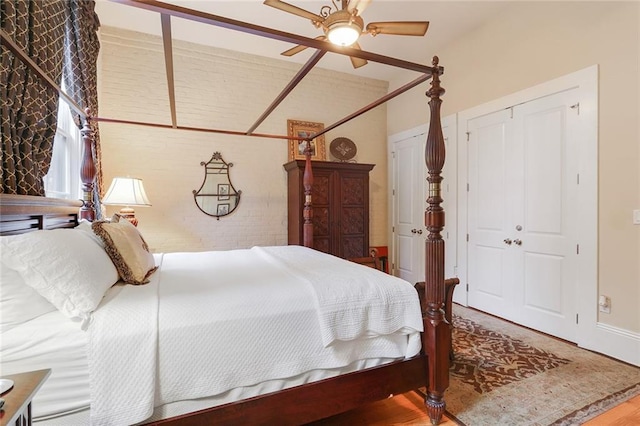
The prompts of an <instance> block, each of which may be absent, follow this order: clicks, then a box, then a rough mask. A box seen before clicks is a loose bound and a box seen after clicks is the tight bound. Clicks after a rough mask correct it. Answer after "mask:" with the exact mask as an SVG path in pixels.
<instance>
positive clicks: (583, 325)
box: [457, 65, 638, 362]
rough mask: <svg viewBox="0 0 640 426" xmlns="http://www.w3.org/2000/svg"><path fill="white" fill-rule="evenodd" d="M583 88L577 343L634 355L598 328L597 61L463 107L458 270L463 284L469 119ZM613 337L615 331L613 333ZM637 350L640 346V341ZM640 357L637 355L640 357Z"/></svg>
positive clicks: (625, 356)
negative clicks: (609, 341) (607, 339)
mask: <svg viewBox="0 0 640 426" xmlns="http://www.w3.org/2000/svg"><path fill="white" fill-rule="evenodd" d="M572 88H577V89H578V92H579V95H578V98H579V99H580V103H579V106H577V107H578V108H579V111H580V120H581V121H582V126H581V128H582V129H583V133H582V134H581V135H580V140H581V146H580V149H581V152H580V164H579V173H580V187H579V190H578V209H579V211H580V212H581V214H580V215H579V219H578V224H577V226H578V230H579V231H578V235H580V255H579V257H578V267H577V270H578V273H577V274H578V276H577V281H578V282H580V283H581V285H583V286H584V287H583V288H585V289H586V291H581V292H579V294H578V295H577V311H578V315H579V323H578V331H577V339H576V340H577V343H578V345H580V346H583V347H585V348H589V349H593V350H596V351H599V352H603V353H607V354H609V355H612V356H614V357H616V358H620V359H626V360H629V359H630V358H634V357H635V358H637V357H638V355H637V353H636V354H634V355H633V356H631V354H630V350H629V349H630V348H628V345H627V348H628V349H627V348H623V346H624V345H614V346H616V349H613V348H611V347H610V346H608V347H605V346H603V345H602V344H601V343H600V342H601V341H602V340H601V339H598V338H597V337H596V336H597V335H598V334H601V333H598V330H600V331H602V330H604V329H603V328H602V327H598V322H597V302H598V300H597V299H598V297H597V295H598V266H597V265H598V255H597V254H598V114H597V112H598V66H597V65H593V66H591V67H588V68H585V69H583V70H580V71H577V72H574V73H571V74H568V75H565V76H563V77H559V78H557V79H554V80H551V81H548V82H545V83H542V84H539V85H536V86H534V87H530V88H528V89H525V90H522V91H520V92H517V93H513V94H511V95H508V96H505V97H503V98H500V99H496V100H493V101H491V102H487V103H485V104H482V105H479V106H476V107H474V108H470V109H468V110H465V111H462V112H460V113H459V115H458V135H459V137H458V142H459V146H458V248H459V249H458V262H457V264H458V274H459V276H460V280H461V285H466V283H467V279H468V278H467V261H468V254H467V249H466V247H467V243H466V238H467V233H468V227H467V214H468V205H467V188H466V185H467V182H468V176H467V168H468V158H467V146H466V143H467V137H466V132H467V122H468V121H469V120H470V119H472V118H475V117H478V116H482V115H486V114H490V113H492V112H495V111H498V110H501V109H505V108H509V107H511V106H514V105H517V104H521V103H524V102H527V101H530V100H533V99H537V98H541V97H544V96H548V95H552V94H554V93H558V92H562V91H565V90H568V89H572ZM609 337H611V336H609ZM632 346H636V347H634V348H633V349H634V350H635V349H636V348H637V345H632ZM635 362H637V359H636V360H635Z"/></svg>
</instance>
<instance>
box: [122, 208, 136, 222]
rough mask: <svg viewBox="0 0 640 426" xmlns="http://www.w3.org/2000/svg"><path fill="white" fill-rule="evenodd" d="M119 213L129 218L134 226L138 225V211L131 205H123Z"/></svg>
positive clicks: (124, 217)
mask: <svg viewBox="0 0 640 426" xmlns="http://www.w3.org/2000/svg"><path fill="white" fill-rule="evenodd" d="M118 214H119V215H120V216H121V217H122V218H123V219H127V220H128V221H129V222H130V223H131V224H132V225H133V226H138V219H137V218H136V212H135V211H134V210H133V209H132V208H131V207H123V208H122V209H120V211H119V212H118Z"/></svg>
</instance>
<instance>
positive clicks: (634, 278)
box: [388, 1, 640, 333]
mask: <svg viewBox="0 0 640 426" xmlns="http://www.w3.org/2000/svg"><path fill="white" fill-rule="evenodd" d="M639 27H640V4H639V3H638V2H613V1H611V2H609V1H607V2H577V1H576V2H514V3H513V5H512V7H510V8H509V9H508V10H507V11H506V12H505V13H503V14H501V15H498V16H496V17H495V19H494V20H492V21H491V22H490V23H488V24H487V25H485V26H483V27H481V28H478V29H477V30H475V31H474V32H472V33H470V34H468V35H467V36H465V37H463V38H461V39H459V40H457V41H456V42H454V43H452V44H450V45H449V46H447V47H446V48H444V49H442V50H441V51H439V52H433V53H435V54H437V55H438V56H439V57H440V62H441V65H443V66H444V67H445V74H444V75H443V77H442V85H443V87H444V88H445V89H446V91H447V92H446V94H445V95H444V97H443V101H444V102H443V115H448V114H452V113H456V112H459V111H463V110H465V109H468V108H471V107H473V106H476V105H480V104H483V103H485V102H488V101H491V100H493V99H498V98H501V97H503V96H505V95H508V94H510V93H513V92H516V91H519V90H523V89H526V88H528V87H532V86H535V85H536V84H539V83H542V82H545V81H549V80H552V79H554V78H557V77H560V76H563V75H566V74H569V73H571V72H574V71H577V70H580V69H584V68H586V67H588V66H591V65H594V64H597V65H598V66H599V76H600V81H599V102H600V104H599V114H600V116H599V122H598V126H599V160H598V168H599V178H598V186H599V201H598V206H599V207H598V215H599V222H598V225H599V231H598V240H599V247H598V256H599V259H598V285H599V293H600V294H606V295H608V296H610V297H611V300H612V306H611V314H601V315H600V316H599V321H600V322H603V323H606V324H609V325H611V326H614V327H619V328H621V329H624V330H630V331H632V332H636V333H637V332H640V310H639V309H638V306H639V305H640V268H639V267H638V265H639V264H640V226H637V225H632V222H631V218H632V216H631V212H632V210H633V209H638V208H640V124H639V123H640V120H639V118H638V117H640V106H639V99H640V84H639V80H640V66H639V62H640V31H639ZM407 80H408V78H405V79H403V80H400V79H399V80H398V81H394V82H391V84H390V86H391V88H393V87H397V86H399V85H400V84H402V83H404V82H406V81H407ZM425 90H426V86H425V87H424V90H414V91H411V92H409V93H407V94H405V95H403V96H402V97H401V98H400V99H398V100H393V101H391V102H390V103H389V104H388V131H389V134H395V133H399V132H400V131H403V130H406V129H410V128H413V127H416V126H418V125H420V124H422V123H424V122H426V120H427V116H426V110H427V106H426V102H427V99H426V97H425V96H424V92H425ZM595 308H596V307H595V306H594V309H595Z"/></svg>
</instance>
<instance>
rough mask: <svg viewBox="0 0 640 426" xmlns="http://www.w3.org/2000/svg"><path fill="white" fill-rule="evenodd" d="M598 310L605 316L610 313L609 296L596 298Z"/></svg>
mask: <svg viewBox="0 0 640 426" xmlns="http://www.w3.org/2000/svg"><path fill="white" fill-rule="evenodd" d="M598 310H599V311H600V312H602V313H605V314H610V313H611V298H609V296H604V295H600V297H599V298H598Z"/></svg>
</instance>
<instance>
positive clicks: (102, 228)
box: [91, 220, 158, 285]
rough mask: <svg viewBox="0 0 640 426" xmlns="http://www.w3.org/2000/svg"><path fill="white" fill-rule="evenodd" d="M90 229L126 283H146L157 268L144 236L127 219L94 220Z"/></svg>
mask: <svg viewBox="0 0 640 426" xmlns="http://www.w3.org/2000/svg"><path fill="white" fill-rule="evenodd" d="M91 229H92V230H93V232H95V234H96V235H97V236H99V237H100V239H101V240H102V242H103V243H104V249H105V251H106V252H107V254H108V255H109V257H110V258H111V261H113V263H114V265H116V269H117V270H118V274H120V278H121V279H122V280H123V281H124V282H126V283H127V284H136V285H137V284H146V283H148V282H149V276H151V274H152V273H153V272H154V271H155V270H156V269H158V267H157V266H156V265H155V261H154V259H153V255H152V254H151V253H150V252H149V246H147V243H146V242H145V240H144V238H142V235H141V234H140V232H139V231H138V229H137V228H136V227H135V226H133V225H132V224H131V223H129V221H127V220H120V221H118V222H113V221H112V222H94V223H92V224H91Z"/></svg>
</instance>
